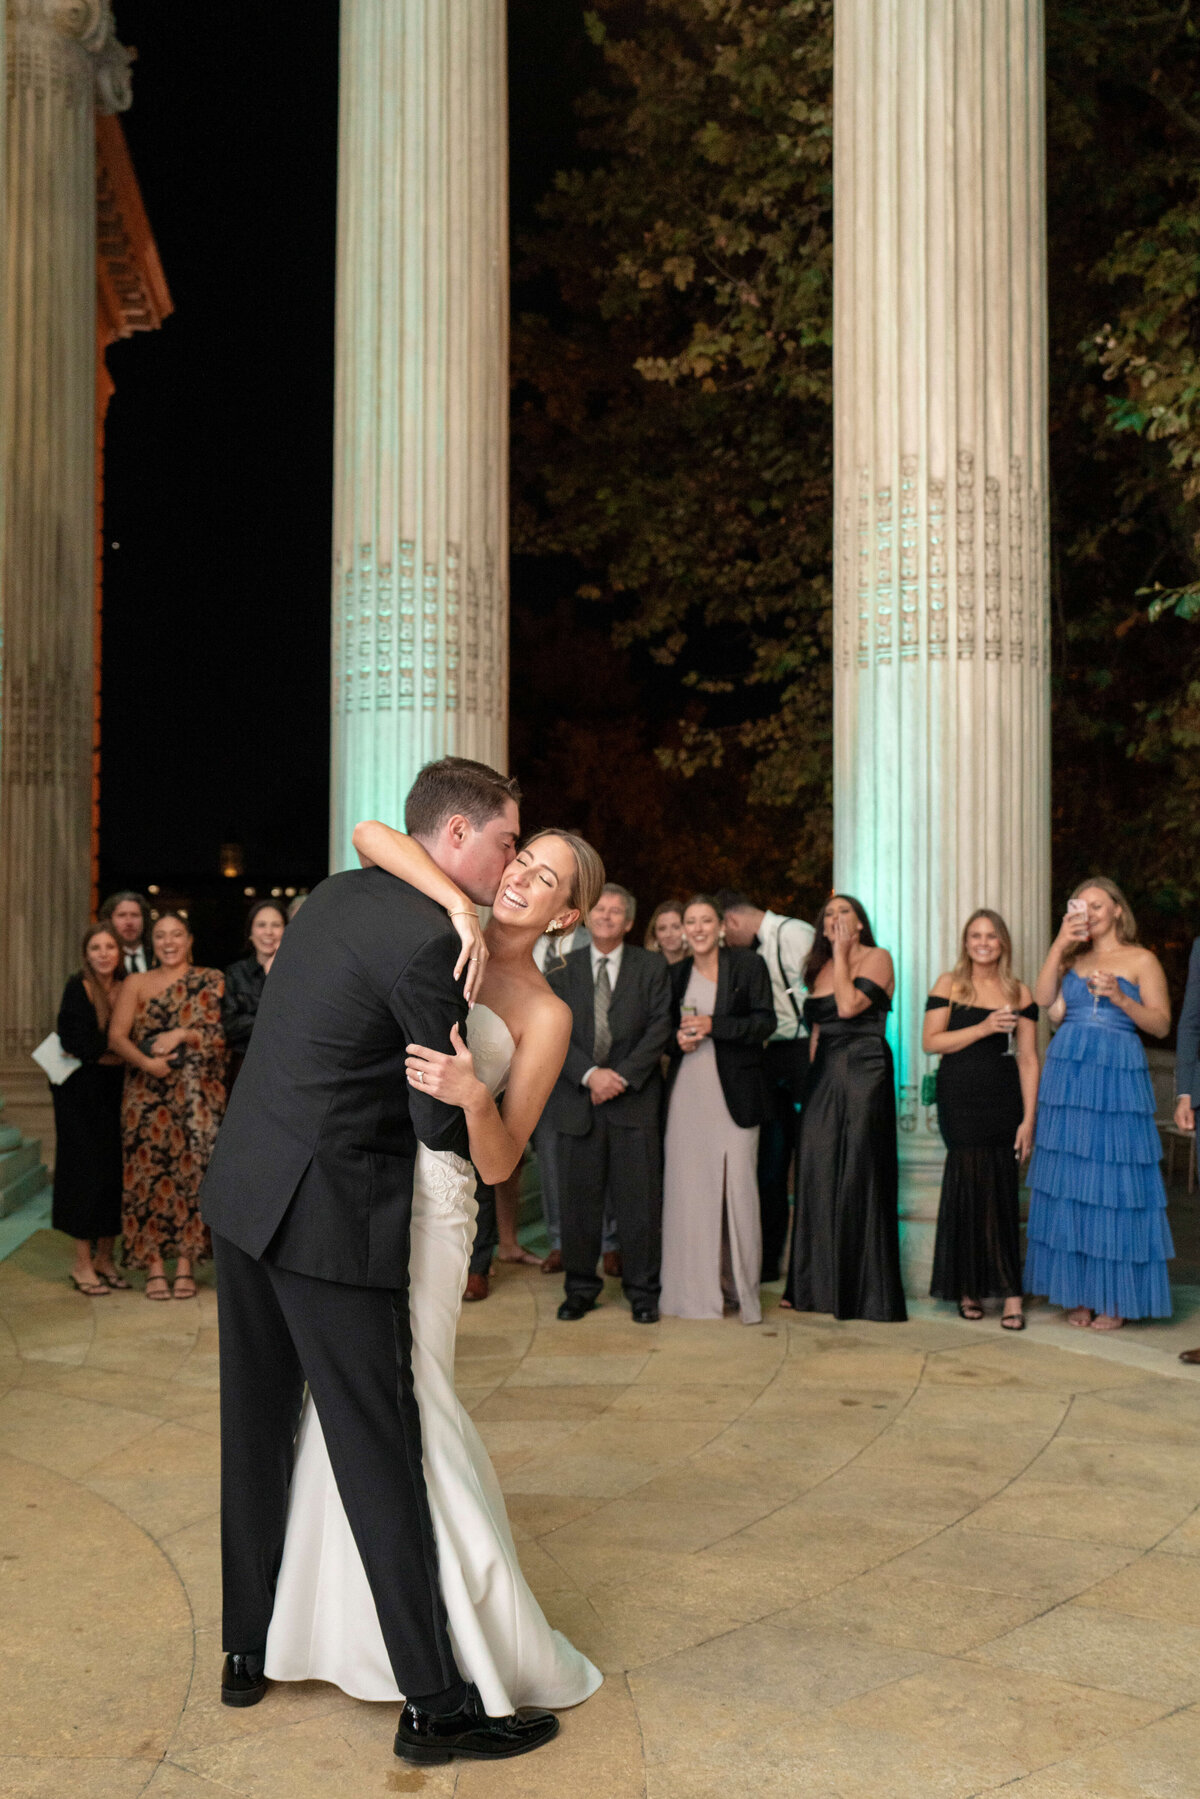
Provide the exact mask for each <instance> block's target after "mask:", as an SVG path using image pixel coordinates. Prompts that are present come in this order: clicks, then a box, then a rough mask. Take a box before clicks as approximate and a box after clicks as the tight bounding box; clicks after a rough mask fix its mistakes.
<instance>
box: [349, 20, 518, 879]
mask: <svg viewBox="0 0 1200 1799" xmlns="http://www.w3.org/2000/svg"><path fill="white" fill-rule="evenodd" d="M339 116H340V126H339V133H340V135H339V146H338V274H337V363H336V394H335V402H334V407H335V427H334V527H333V530H334V539H333V554H334V570H333V631H332V639H333V695H332V713H333V743H332V787H331V824H330V857H331V865H332V866H333V867H334V868H345V867H347V866H349V865H350V863H351V862H352V860H353V852H352V850H351V847H350V832H351V831H352V829H353V827H354V825H355V823H356V821H357V820H358V819H360V818H364V817H370V816H378V817H382V818H385V819H388V820H390V821H392V822H394V823H397V824H399V823H401V822H402V815H403V808H404V796H405V794H406V793H407V791H408V788H409V787H410V785H411V784H412V780H413V777H414V775H415V774H416V772H417V770H418V769H419V768H420V766H421V764H422V763H423V762H427V761H428V760H429V759H430V758H431V757H435V756H442V755H462V756H473V757H476V758H477V759H479V760H480V761H484V762H490V763H492V764H493V765H494V766H496V767H499V768H503V767H504V766H505V765H506V757H507V737H508V705H507V685H508V663H507V641H508V593H507V568H508V516H507V509H508V470H507V456H508V312H507V307H508V220H507V154H508V151H507V135H506V69H505V31H504V8H503V5H502V4H501V0H439V3H438V4H434V0H410V3H406V4H405V5H403V6H397V5H396V4H395V3H394V0H342V25H341V96H340V115H339Z"/></svg>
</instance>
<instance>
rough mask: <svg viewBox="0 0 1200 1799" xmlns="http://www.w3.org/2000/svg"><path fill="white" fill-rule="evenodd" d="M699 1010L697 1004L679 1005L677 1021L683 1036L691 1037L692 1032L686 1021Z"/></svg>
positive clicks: (694, 1016) (696, 1015)
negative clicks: (681, 1028)
mask: <svg viewBox="0 0 1200 1799" xmlns="http://www.w3.org/2000/svg"><path fill="white" fill-rule="evenodd" d="M699 1012H700V1008H699V1006H680V1008H679V1022H680V1025H681V1026H682V1027H683V1031H684V1035H685V1036H688V1037H691V1036H692V1035H693V1032H692V1031H690V1030H689V1029H688V1024H687V1021H688V1019H689V1018H696V1017H698V1016H699Z"/></svg>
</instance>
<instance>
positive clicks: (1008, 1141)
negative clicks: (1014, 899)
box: [922, 906, 1038, 1331]
mask: <svg viewBox="0 0 1200 1799" xmlns="http://www.w3.org/2000/svg"><path fill="white" fill-rule="evenodd" d="M1037 1016H1038V1009H1037V1007H1036V1006H1035V1005H1034V1003H1033V996H1032V995H1031V993H1030V991H1029V989H1028V987H1026V986H1025V984H1024V982H1022V981H1019V980H1017V979H1016V977H1015V976H1014V974H1013V972H1012V939H1011V938H1010V936H1009V934H1008V926H1007V925H1006V924H1005V922H1004V920H1003V919H1002V918H1001V916H1000V914H999V913H998V912H992V911H989V909H988V908H987V907H986V906H981V907H980V908H979V910H978V911H977V912H973V913H972V914H971V916H970V918H968V920H967V922H966V924H965V925H964V926H963V934H962V953H961V955H960V956H959V959H958V963H957V965H956V967H955V968H953V969H952V970H951V972H950V973H949V974H943V975H939V976H938V979H937V981H936V983H935V984H934V989H933V992H932V993H931V994H930V996H929V998H928V999H927V1000H926V1002H925V1030H924V1036H923V1039H922V1041H923V1046H924V1049H925V1052H926V1054H927V1055H940V1056H941V1058H942V1061H941V1066H940V1067H939V1069H938V1077H937V1104H938V1124H939V1125H940V1126H941V1131H942V1136H943V1138H944V1139H945V1143H946V1149H947V1151H948V1154H947V1156H946V1168H945V1172H944V1174H943V1176H942V1200H941V1205H940V1207H939V1209H938V1227H937V1238H936V1241H935V1243H934V1249H933V1281H932V1283H931V1285H930V1288H929V1291H930V1293H931V1294H932V1295H933V1297H934V1299H952V1300H955V1301H956V1302H957V1305H958V1309H959V1312H960V1314H961V1316H962V1317H964V1318H969V1319H971V1320H977V1319H980V1318H982V1317H983V1306H982V1305H981V1304H980V1301H981V1300H984V1299H1002V1300H1003V1301H1004V1310H1003V1313H1002V1315H1001V1319H1000V1323H1001V1326H1002V1328H1003V1329H1004V1330H1010V1331H1019V1330H1024V1328H1025V1318H1024V1313H1023V1310H1022V1303H1021V1243H1020V1222H1019V1218H1018V1212H1017V1196H1018V1192H1019V1189H1020V1170H1021V1164H1022V1162H1025V1161H1027V1160H1028V1158H1029V1153H1030V1150H1031V1149H1032V1147H1033V1121H1034V1113H1035V1111H1036V1109H1037V1088H1038V1056H1037ZM1010 1049H1011V1050H1012V1052H1013V1053H1012V1054H1009V1053H1008V1051H1009V1050H1010Z"/></svg>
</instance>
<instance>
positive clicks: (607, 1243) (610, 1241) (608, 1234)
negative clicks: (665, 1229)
mask: <svg viewBox="0 0 1200 1799" xmlns="http://www.w3.org/2000/svg"><path fill="white" fill-rule="evenodd" d="M590 942H591V938H590V937H589V936H588V930H587V925H586V924H585V923H584V922H583V920H582V919H581V920H580V922H579V923H578V924H577V925H576V926H575V928H574V930H571V931H563V932H561V933H559V934H557V935H552V936H546V937H539V938H538V940H537V942H536V943H535V944H534V946H533V959H534V961H535V962H536V964H537V966H538V967H539V968H540V969H541V971H542V973H543V974H544V975H545V976H546V977H547V978H549V976H550V974H551V973H552V971H553V970H554V969H556V968H561V967H562V966H563V964H564V962H565V961H566V959H567V957H568V956H569V955H570V954H571V951H572V950H576V949H583V947H584V946H585V944H588V943H590ZM548 1111H549V1108H547V1112H548ZM532 1141H533V1153H534V1155H535V1156H536V1157H537V1165H538V1185H539V1186H540V1188H541V1194H542V1217H543V1219H544V1220H545V1225H546V1236H547V1237H548V1238H549V1241H550V1253H549V1255H548V1256H547V1257H546V1258H545V1260H544V1261H543V1263H542V1273H543V1274H561V1273H562V1271H563V1259H562V1216H561V1207H560V1201H559V1180H558V1132H557V1131H556V1130H555V1128H554V1125H553V1124H552V1123H551V1122H550V1119H549V1118H548V1116H547V1114H546V1113H543V1114H542V1116H541V1118H540V1119H539V1120H538V1122H537V1126H536V1128H535V1129H534V1133H533V1139H532ZM498 1240H499V1239H498V1235H497V1241H498ZM616 1254H617V1233H616V1226H615V1225H614V1224H612V1222H611V1220H610V1219H607V1218H606V1219H605V1221H604V1267H605V1273H608V1271H609V1269H610V1267H612V1266H613V1264H614V1261H615V1257H616Z"/></svg>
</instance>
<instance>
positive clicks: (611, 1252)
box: [604, 1249, 621, 1281]
mask: <svg viewBox="0 0 1200 1799" xmlns="http://www.w3.org/2000/svg"><path fill="white" fill-rule="evenodd" d="M604 1272H605V1274H607V1275H609V1276H611V1278H612V1279H613V1280H615V1281H619V1280H620V1278H621V1252H620V1250H619V1249H606V1250H605V1252H604Z"/></svg>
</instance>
